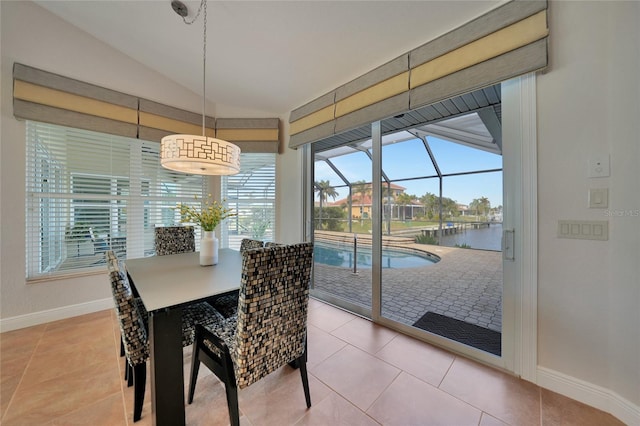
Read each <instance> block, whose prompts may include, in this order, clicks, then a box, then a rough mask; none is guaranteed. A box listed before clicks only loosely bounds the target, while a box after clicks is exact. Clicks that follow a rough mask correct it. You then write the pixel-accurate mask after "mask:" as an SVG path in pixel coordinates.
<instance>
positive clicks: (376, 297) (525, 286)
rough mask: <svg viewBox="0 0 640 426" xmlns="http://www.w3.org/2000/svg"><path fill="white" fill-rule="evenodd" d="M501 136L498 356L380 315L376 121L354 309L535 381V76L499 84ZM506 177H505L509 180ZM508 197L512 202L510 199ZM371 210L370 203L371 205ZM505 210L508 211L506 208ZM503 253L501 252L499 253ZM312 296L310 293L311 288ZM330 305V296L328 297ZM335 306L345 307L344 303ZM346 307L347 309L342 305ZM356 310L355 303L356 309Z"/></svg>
mask: <svg viewBox="0 0 640 426" xmlns="http://www.w3.org/2000/svg"><path fill="white" fill-rule="evenodd" d="M502 90H503V99H502V103H503V129H502V130H503V140H504V141H508V142H505V145H506V144H510V145H511V147H512V148H511V149H510V150H508V151H507V153H506V155H507V157H505V159H504V160H503V164H504V166H503V182H504V218H505V219H507V218H508V217H509V218H510V219H508V222H506V223H504V225H503V226H504V229H505V230H510V231H512V232H513V235H514V241H513V243H514V246H513V260H511V259H509V260H508V261H503V265H504V272H503V278H504V280H503V327H502V334H503V338H502V356H501V357H496V356H493V355H491V354H488V353H485V352H482V351H480V350H477V349H474V348H470V347H467V346H465V345H462V344H459V343H457V342H451V341H448V340H447V339H443V338H440V337H439V336H435V335H431V336H426V337H425V332H422V331H421V330H418V329H416V328H414V327H411V326H408V325H406V324H401V323H398V322H396V321H393V320H391V319H388V318H385V317H383V316H382V315H381V311H382V310H381V291H382V285H381V261H380V259H381V251H382V223H381V222H382V211H381V206H382V203H381V181H382V179H381V170H382V167H381V165H382V148H381V145H382V142H381V139H382V137H381V126H380V122H376V123H372V143H373V147H372V167H373V171H372V198H373V202H372V204H373V205H374V206H376V207H375V211H374V212H375V213H376V214H373V215H372V216H373V217H372V228H373V232H372V254H373V267H372V268H373V269H372V309H371V312H358V310H354V312H355V313H359V314H360V315H363V316H365V317H369V318H371V319H372V320H373V321H374V322H375V323H378V324H380V325H383V326H385V327H388V328H390V329H393V330H396V331H399V332H402V333H403V334H406V335H408V336H411V337H415V338H417V339H420V340H423V341H426V342H429V343H433V344H436V345H439V346H442V347H444V348H446V349H448V350H451V351H453V352H456V353H460V354H462V355H465V356H467V357H469V358H472V359H476V360H479V361H481V362H484V363H487V364H490V365H494V366H497V367H500V368H503V369H505V370H507V371H511V372H513V373H515V374H516V375H519V376H520V377H522V378H523V379H525V380H529V381H531V382H534V383H536V382H537V380H536V376H537V326H536V324H537V264H538V262H537V157H536V149H537V148H536V146H537V131H536V123H537V117H536V75H535V73H530V74H526V75H523V76H521V77H516V78H514V79H511V80H509V81H507V82H504V83H502ZM304 157H305V158H304V163H305V167H306V170H303V173H304V176H305V177H306V179H307V180H306V182H305V184H304V185H303V187H304V188H305V191H306V192H307V193H306V194H304V200H305V206H306V207H305V213H306V215H307V216H306V218H305V221H304V223H305V231H304V232H305V235H306V236H307V238H308V239H313V224H312V220H313V201H314V198H313V190H312V184H313V182H314V180H313V155H312V149H310V147H307V148H305V155H304ZM507 176H508V178H507ZM509 200H510V201H509ZM372 208H373V207H372ZM507 209H508V210H509V211H507ZM503 255H504V252H503ZM312 294H313V292H312ZM328 302H329V303H332V302H331V300H328ZM336 304H337V305H344V303H343V301H342V300H340V303H336ZM345 308H346V309H349V307H347V306H345ZM356 308H357V307H356Z"/></svg>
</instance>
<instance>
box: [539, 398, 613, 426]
mask: <svg viewBox="0 0 640 426" xmlns="http://www.w3.org/2000/svg"><path fill="white" fill-rule="evenodd" d="M540 392H541V394H542V397H541V401H542V403H541V404H542V410H541V411H542V426H570V425H576V426H622V425H624V423H622V422H621V421H619V420H618V419H616V418H615V417H613V416H612V415H611V414H608V413H604V412H602V411H600V410H597V409H595V408H593V407H589V406H588V405H585V404H582V403H580V402H577V401H574V400H572V399H569V398H567V397H565V396H563V395H560V394H557V393H555V392H552V391H550V390H546V389H541V391H540Z"/></svg>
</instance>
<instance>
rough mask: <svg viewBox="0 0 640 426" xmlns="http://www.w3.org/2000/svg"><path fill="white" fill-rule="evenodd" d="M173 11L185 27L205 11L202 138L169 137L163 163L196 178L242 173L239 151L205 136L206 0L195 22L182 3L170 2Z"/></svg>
mask: <svg viewBox="0 0 640 426" xmlns="http://www.w3.org/2000/svg"><path fill="white" fill-rule="evenodd" d="M171 7H172V8H173V10H174V11H175V12H176V13H177V14H178V15H180V16H181V17H182V19H183V20H184V22H185V23H186V24H192V23H194V22H195V21H196V19H198V16H199V15H200V11H204V13H203V15H204V23H203V37H202V38H203V43H202V45H203V49H202V50H203V52H202V136H200V135H169V136H165V137H164V138H162V140H161V146H160V164H161V165H162V167H164V168H165V169H169V170H174V171H176V172H182V173H188V174H194V175H234V174H236V173H238V172H240V148H239V147H238V146H237V145H234V144H232V143H231V142H227V141H224V140H222V139H217V138H211V137H207V136H205V96H206V75H207V73H206V69H207V65H206V64H207V0H202V1H201V2H200V8H199V9H198V13H197V14H196V17H195V18H193V20H192V21H187V20H186V16H187V15H188V10H187V7H186V6H185V5H184V4H183V3H182V2H181V1H179V0H173V1H172V2H171Z"/></svg>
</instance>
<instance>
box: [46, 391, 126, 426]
mask: <svg viewBox="0 0 640 426" xmlns="http://www.w3.org/2000/svg"><path fill="white" fill-rule="evenodd" d="M48 425H50V426H86V425H91V426H120V425H122V426H126V425H127V419H126V418H125V414H124V404H123V401H122V393H120V392H117V393H114V394H113V395H111V396H109V397H107V398H105V399H103V400H99V401H97V402H95V403H93V404H89V405H87V406H85V407H82V408H81V409H79V410H77V411H74V412H72V413H69V414H67V415H66V416H62V417H59V418H57V419H54V420H53V421H52V422H51V423H49V424H48Z"/></svg>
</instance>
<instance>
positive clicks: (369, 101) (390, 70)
mask: <svg viewBox="0 0 640 426" xmlns="http://www.w3.org/2000/svg"><path fill="white" fill-rule="evenodd" d="M548 35H549V29H548V24H547V2H546V0H542V1H538V0H533V1H529V0H513V1H511V2H509V3H506V4H504V5H502V6H500V7H498V8H496V9H494V10H492V11H490V12H488V13H486V14H484V15H482V16H480V17H478V18H476V19H474V20H472V21H470V22H468V23H466V24H465V25H463V26H461V27H458V28H457V29H455V30H453V31H451V32H449V33H447V34H444V35H443V36H441V37H439V38H437V39H435V40H432V41H430V42H428V43H426V44H424V45H422V46H420V47H418V48H416V49H414V50H412V51H410V52H408V53H405V54H403V55H401V56H399V57H398V58H396V59H394V60H392V61H390V62H388V63H386V64H384V65H382V66H380V67H378V68H376V69H374V70H373V71H370V72H368V73H366V74H364V75H362V76H360V77H358V78H356V79H355V80H353V81H351V82H349V83H347V84H344V85H343V86H340V87H338V88H337V89H335V90H333V91H331V92H329V93H327V94H326V95H324V96H322V97H320V98H318V99H315V100H313V101H311V102H309V103H308V104H306V105H304V106H302V107H300V108H297V109H295V110H294V111H292V112H291V115H290V117H289V122H290V130H289V131H290V139H289V147H291V148H296V147H298V146H301V145H303V144H306V143H310V142H314V141H317V140H319V139H322V138H325V137H328V136H331V135H335V134H339V133H342V132H345V131H348V130H351V129H354V128H356V127H358V126H361V125H363V124H367V123H371V122H374V121H377V120H381V119H384V118H388V117H391V116H394V115H396V114H401V113H404V112H407V111H410V110H412V109H416V108H419V107H421V106H425V105H429V104H432V103H434V102H438V101H441V100H443V99H447V98H450V97H453V96H457V95H461V94H464V93H468V92H471V91H474V90H477V89H479V88H482V87H486V86H490V85H493V84H496V83H499V82H501V81H504V80H507V79H510V78H513V77H516V76H519V75H522V74H525V73H528V72H532V71H539V70H542V69H544V68H546V67H547V38H548Z"/></svg>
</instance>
